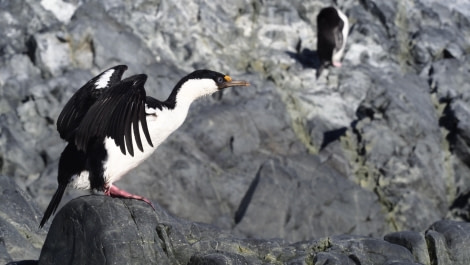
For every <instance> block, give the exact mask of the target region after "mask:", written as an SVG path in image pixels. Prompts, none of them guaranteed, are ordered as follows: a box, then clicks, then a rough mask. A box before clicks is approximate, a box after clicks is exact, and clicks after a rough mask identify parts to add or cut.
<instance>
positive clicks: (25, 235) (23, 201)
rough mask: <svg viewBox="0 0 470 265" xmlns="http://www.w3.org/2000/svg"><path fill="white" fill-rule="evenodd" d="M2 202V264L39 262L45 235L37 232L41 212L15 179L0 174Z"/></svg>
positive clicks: (0, 221) (0, 206)
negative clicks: (17, 184) (15, 261)
mask: <svg viewBox="0 0 470 265" xmlns="http://www.w3.org/2000/svg"><path fill="white" fill-rule="evenodd" d="M0 201H1V202H2V203H0V263H1V264H5V263H8V262H11V261H13V260H22V259H31V260H36V259H37V257H38V255H39V253H40V251H41V248H42V245H43V243H44V238H45V237H46V231H44V230H43V231H39V230H38V223H37V222H38V216H39V215H40V211H39V210H38V208H37V206H36V204H35V203H34V201H33V199H32V198H31V196H29V195H28V194H27V193H26V192H24V191H23V190H21V189H20V188H18V186H16V185H15V182H14V181H13V179H12V178H10V177H7V176H5V175H1V174H0ZM20 264H21V263H20Z"/></svg>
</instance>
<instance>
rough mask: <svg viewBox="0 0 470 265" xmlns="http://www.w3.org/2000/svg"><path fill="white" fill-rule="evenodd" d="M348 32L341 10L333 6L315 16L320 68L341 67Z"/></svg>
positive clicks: (344, 16)
mask: <svg viewBox="0 0 470 265" xmlns="http://www.w3.org/2000/svg"><path fill="white" fill-rule="evenodd" d="M348 32H349V22H348V18H347V16H346V15H345V14H344V13H343V12H342V11H341V10H339V9H338V8H336V7H333V6H330V7H326V8H323V9H322V10H320V13H318V16H317V54H318V57H319V58H320V68H323V67H325V66H328V65H330V64H331V65H333V66H334V67H341V57H343V53H344V49H345V47H346V40H347V38H348Z"/></svg>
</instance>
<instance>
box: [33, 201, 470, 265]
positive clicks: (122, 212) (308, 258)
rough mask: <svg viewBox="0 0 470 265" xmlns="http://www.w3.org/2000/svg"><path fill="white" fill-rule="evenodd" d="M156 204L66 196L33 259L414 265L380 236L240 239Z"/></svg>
mask: <svg viewBox="0 0 470 265" xmlns="http://www.w3.org/2000/svg"><path fill="white" fill-rule="evenodd" d="M155 205H156V210H155V211H153V209H152V208H151V207H149V206H148V205H147V204H145V203H144V202H142V201H137V200H126V199H113V198H110V197H107V196H84V197H80V198H78V199H75V200H72V201H71V202H70V203H68V204H67V205H66V206H65V207H63V208H62V210H60V212H59V213H58V214H57V215H56V217H55V218H54V220H53V222H52V224H51V228H50V230H49V234H48V235H47V238H46V241H45V243H44V247H43V249H42V251H41V256H40V258H39V264H64V262H65V263H67V264H82V263H83V262H86V263H87V264H102V263H105V262H106V263H108V262H109V263H113V264H128V263H129V262H131V263H133V264H147V263H149V262H150V263H159V264H160V263H161V264H246V263H249V264H265V263H281V264H299V263H300V264H307V263H308V264H310V263H311V262H313V263H315V264H347V263H348V262H354V263H360V264H410V265H411V264H418V263H417V262H416V257H414V256H413V254H412V253H411V252H410V251H409V249H407V248H405V247H403V246H401V245H398V244H394V243H389V242H387V241H384V240H380V239H374V238H369V237H360V236H346V235H344V236H333V237H329V238H325V239H321V240H307V241H304V242H299V243H295V244H290V243H287V242H286V241H283V240H278V239H270V240H255V239H246V238H245V239H244V238H240V237H237V236H233V235H230V234H228V233H226V232H225V231H223V230H220V229H218V228H216V227H214V226H208V225H205V224H201V223H192V222H188V221H185V220H182V219H178V218H176V217H173V216H172V215H170V214H169V213H167V212H166V211H165V210H164V209H163V208H161V207H160V206H159V205H158V204H155ZM436 225H437V224H436ZM446 227H447V228H448V229H450V230H452V229H458V228H459V225H458V224H457V225H456V226H454V224H452V223H451V222H450V223H447V225H446ZM431 229H433V228H431ZM436 233H438V232H436ZM447 234H449V233H447ZM462 239H465V240H466V237H462ZM456 243H458V244H457V245H451V246H449V247H450V248H453V249H456V252H458V253H459V254H463V252H460V251H459V248H460V246H461V245H460V243H462V241H460V240H458V242H456ZM412 245H413V247H415V246H414V242H413V243H412ZM438 249H440V250H441V249H442V248H441V246H439V247H438ZM452 258H454V256H453V257H452ZM455 258H457V260H465V257H461V256H455ZM309 262H310V263H309ZM432 262H434V260H432Z"/></svg>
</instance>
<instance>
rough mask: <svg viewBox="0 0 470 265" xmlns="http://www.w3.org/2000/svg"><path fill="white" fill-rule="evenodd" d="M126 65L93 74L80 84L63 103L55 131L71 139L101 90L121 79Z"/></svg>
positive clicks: (64, 137) (66, 138) (63, 137)
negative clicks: (88, 79)
mask: <svg viewBox="0 0 470 265" xmlns="http://www.w3.org/2000/svg"><path fill="white" fill-rule="evenodd" d="M126 70H127V66H126V65H117V66H114V67H112V68H109V69H108V70H106V71H104V72H102V73H101V74H99V75H97V76H95V77H94V78H93V79H91V80H90V81H88V82H87V83H86V84H85V85H84V86H82V87H81V88H80V89H79V90H77V92H75V94H74V95H73V96H72V97H71V98H70V100H69V101H68V102H67V104H65V106H64V108H63V109H62V112H61V113H60V115H59V118H58V119H57V131H58V132H59V134H60V137H61V138H62V139H64V140H66V141H69V142H70V141H72V140H73V137H74V136H75V132H76V129H77V128H78V126H79V125H80V123H81V122H82V119H83V117H84V116H85V114H86V113H87V111H88V109H89V108H90V107H91V106H92V105H93V104H94V103H95V102H96V100H97V99H98V98H99V97H100V95H101V94H102V93H103V91H106V90H107V89H108V88H109V87H111V86H113V85H114V84H116V83H118V82H119V81H121V78H122V75H123V73H124V72H125V71H126Z"/></svg>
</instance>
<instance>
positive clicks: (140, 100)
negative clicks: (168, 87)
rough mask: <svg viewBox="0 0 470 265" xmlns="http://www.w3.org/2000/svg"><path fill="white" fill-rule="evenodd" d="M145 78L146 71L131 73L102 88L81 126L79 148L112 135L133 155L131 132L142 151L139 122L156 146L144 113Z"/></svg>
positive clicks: (78, 132)
mask: <svg viewBox="0 0 470 265" xmlns="http://www.w3.org/2000/svg"><path fill="white" fill-rule="evenodd" d="M146 80H147V75H144V74H141V75H135V76H131V77H129V78H126V79H124V80H122V81H121V82H119V83H117V84H115V85H114V86H112V87H110V88H109V89H108V90H106V91H103V94H102V95H101V97H100V98H99V99H98V100H97V101H96V102H95V104H93V106H91V107H90V109H89V110H88V112H87V113H86V115H85V117H83V120H82V122H81V123H80V126H79V127H78V130H77V134H76V135H75V144H76V146H77V148H78V149H79V150H83V151H85V152H86V149H87V147H88V145H89V144H90V142H91V141H93V140H94V139H96V138H98V139H102V138H104V137H108V136H109V137H111V138H112V139H113V140H114V142H115V143H116V145H117V146H119V147H120V148H121V152H122V153H123V154H126V147H127V151H128V152H129V154H130V155H131V156H134V148H133V144H132V140H133V139H132V132H133V133H134V137H135V142H136V144H137V147H138V148H139V149H140V151H143V146H142V141H141V139H140V129H139V122H140V124H141V125H142V129H143V132H144V135H145V138H146V139H147V142H148V143H149V145H151V146H153V144H152V141H151V139H150V134H149V131H148V127H147V120H146V113H145V100H146V95H145V89H144V84H145V81H146Z"/></svg>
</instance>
